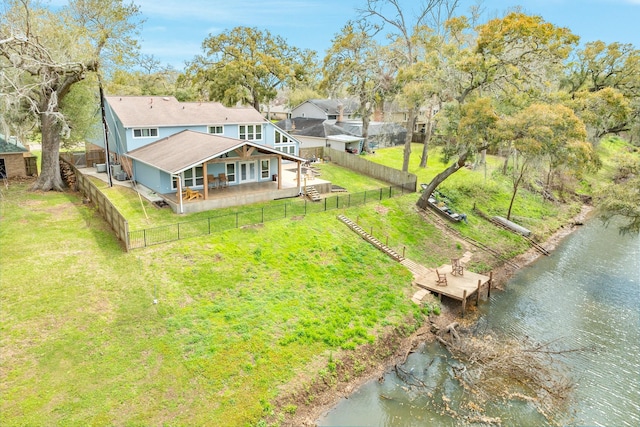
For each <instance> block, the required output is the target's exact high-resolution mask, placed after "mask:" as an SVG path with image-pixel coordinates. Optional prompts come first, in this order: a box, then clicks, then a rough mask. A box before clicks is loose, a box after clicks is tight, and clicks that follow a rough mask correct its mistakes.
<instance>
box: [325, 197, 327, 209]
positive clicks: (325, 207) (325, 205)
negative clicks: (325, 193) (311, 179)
mask: <svg viewBox="0 0 640 427" xmlns="http://www.w3.org/2000/svg"><path fill="white" fill-rule="evenodd" d="M324 211H325V212H326V211H327V198H326V197H325V198H324Z"/></svg>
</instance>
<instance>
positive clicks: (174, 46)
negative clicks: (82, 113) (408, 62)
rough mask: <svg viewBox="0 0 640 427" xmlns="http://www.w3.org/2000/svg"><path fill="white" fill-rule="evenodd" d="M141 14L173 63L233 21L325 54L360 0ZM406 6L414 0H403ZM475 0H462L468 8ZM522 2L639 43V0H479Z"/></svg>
mask: <svg viewBox="0 0 640 427" xmlns="http://www.w3.org/2000/svg"><path fill="white" fill-rule="evenodd" d="M133 1H134V2H135V3H136V4H138V5H139V6H140V7H141V12H142V15H143V16H144V18H145V19H146V22H145V23H144V24H143V27H142V32H141V39H142V41H141V46H142V51H143V53H145V54H147V55H154V56H155V57H156V58H157V59H159V60H160V61H161V62H162V63H163V64H170V65H172V66H174V67H175V68H176V69H178V70H182V69H183V68H184V63H185V61H188V60H191V59H193V57H194V56H195V55H197V54H200V53H202V48H201V46H202V41H203V40H204V39H205V38H206V37H207V36H208V35H209V34H214V35H217V34H220V33H221V32H223V31H225V30H226V29H231V28H233V27H236V26H241V25H242V26H251V27H253V26H255V27H258V28H261V29H268V30H269V31H270V32H271V33H272V34H277V35H280V36H282V37H284V38H285V39H286V40H287V42H288V43H289V44H290V45H292V46H296V47H298V48H308V49H313V50H315V51H317V52H318V54H319V57H320V58H322V57H323V56H324V52H325V50H326V49H327V48H328V47H329V46H330V44H331V40H332V39H333V36H334V35H335V34H336V33H337V32H338V31H340V29H341V28H342V26H343V25H344V24H345V23H346V22H347V20H349V19H355V18H357V12H356V9H357V8H361V7H364V5H365V4H366V2H365V0H133ZM400 1H401V4H406V5H407V7H408V8H411V7H415V6H411V5H414V4H416V3H418V1H417V0H400ZM476 2H477V1H476V0H461V1H460V3H461V7H460V8H459V11H460V12H461V13H462V12H466V11H467V10H468V7H469V6H471V5H473V4H476ZM516 5H521V6H522V7H523V8H524V11H525V12H527V13H530V14H536V15H541V16H542V17H543V18H544V19H545V20H546V21H548V22H551V23H552V24H555V25H558V26H562V27H568V28H569V29H571V30H572V31H573V32H574V33H575V34H577V35H578V36H580V37H581V41H582V42H586V41H594V40H603V41H604V42H607V43H611V42H615V41H618V42H622V43H632V44H633V45H634V46H635V47H636V48H640V0H535V1H531V0H505V1H499V0H484V7H485V10H486V16H487V17H489V18H492V17H497V16H501V15H502V14H503V12H504V11H505V10H507V9H508V8H510V7H512V6H516Z"/></svg>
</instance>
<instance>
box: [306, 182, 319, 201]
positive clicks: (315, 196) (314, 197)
mask: <svg viewBox="0 0 640 427" xmlns="http://www.w3.org/2000/svg"><path fill="white" fill-rule="evenodd" d="M304 191H305V194H306V195H307V196H308V197H309V198H310V199H311V201H312V202H319V201H320V200H322V197H320V193H318V190H316V187H314V186H313V185H307V186H306V187H304Z"/></svg>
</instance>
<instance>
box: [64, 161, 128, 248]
mask: <svg viewBox="0 0 640 427" xmlns="http://www.w3.org/2000/svg"><path fill="white" fill-rule="evenodd" d="M61 160H62V161H63V162H65V163H66V164H67V165H68V166H69V167H70V168H71V169H72V170H73V172H74V173H75V176H76V189H77V190H78V191H80V192H81V193H82V194H83V195H84V196H85V197H86V198H87V199H89V200H90V201H91V202H92V203H93V204H94V205H95V206H96V207H97V208H98V212H100V215H102V217H103V218H104V219H105V221H107V222H108V223H109V225H110V226H111V228H112V229H113V231H114V232H115V234H116V237H117V238H118V240H120V241H121V242H122V243H123V245H124V247H125V249H126V250H127V251H129V249H130V246H129V223H128V222H127V220H126V219H125V217H124V216H122V214H121V213H120V211H118V209H116V207H115V206H113V204H112V203H111V201H110V200H109V199H108V198H107V196H105V195H104V193H102V191H100V190H99V189H98V187H96V185H95V184H94V183H93V182H91V180H90V179H89V177H88V176H86V175H83V174H81V173H79V172H78V170H77V169H76V167H75V166H74V165H72V164H69V163H68V162H66V161H65V160H64V159H61Z"/></svg>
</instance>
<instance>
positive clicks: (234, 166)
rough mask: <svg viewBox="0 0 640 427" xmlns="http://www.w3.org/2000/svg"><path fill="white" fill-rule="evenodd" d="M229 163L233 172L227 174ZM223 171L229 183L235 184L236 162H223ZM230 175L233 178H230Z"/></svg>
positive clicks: (236, 176) (236, 174)
mask: <svg viewBox="0 0 640 427" xmlns="http://www.w3.org/2000/svg"><path fill="white" fill-rule="evenodd" d="M229 165H231V166H233V174H232V175H231V174H229V173H228V169H227V168H228V167H229ZM224 173H225V175H226V176H227V179H228V180H229V184H232V183H233V184H235V183H236V182H237V179H238V167H237V165H236V162H229V163H225V164H224ZM231 177H233V179H231Z"/></svg>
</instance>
